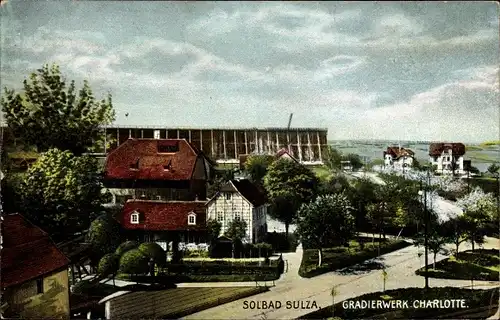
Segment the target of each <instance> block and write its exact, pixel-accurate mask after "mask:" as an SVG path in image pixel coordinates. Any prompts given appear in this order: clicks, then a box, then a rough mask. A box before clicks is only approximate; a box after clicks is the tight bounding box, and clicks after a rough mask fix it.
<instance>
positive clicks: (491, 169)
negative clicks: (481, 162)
mask: <svg viewBox="0 0 500 320" xmlns="http://www.w3.org/2000/svg"><path fill="white" fill-rule="evenodd" d="M487 170H488V172H489V173H490V174H492V175H493V174H495V173H497V172H498V170H500V165H499V164H498V163H497V162H495V163H492V164H490V165H489V166H488V169H487Z"/></svg>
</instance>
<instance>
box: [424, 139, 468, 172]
mask: <svg viewBox="0 0 500 320" xmlns="http://www.w3.org/2000/svg"><path fill="white" fill-rule="evenodd" d="M464 154H465V145H464V144H463V143H431V145H430V146H429V156H430V159H429V161H430V163H431V165H435V166H437V170H436V172H438V173H443V174H450V173H455V174H463V173H465V170H464Z"/></svg>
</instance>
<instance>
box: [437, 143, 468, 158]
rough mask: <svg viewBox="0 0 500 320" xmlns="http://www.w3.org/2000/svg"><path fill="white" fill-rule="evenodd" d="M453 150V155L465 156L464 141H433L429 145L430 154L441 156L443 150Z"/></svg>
mask: <svg viewBox="0 0 500 320" xmlns="http://www.w3.org/2000/svg"><path fill="white" fill-rule="evenodd" d="M450 149H451V150H452V151H451V152H452V154H453V155H457V156H463V155H464V154H465V145H464V144H463V143H431V144H430V145H429V155H430V156H440V155H441V154H442V153H443V151H445V152H448V150H450Z"/></svg>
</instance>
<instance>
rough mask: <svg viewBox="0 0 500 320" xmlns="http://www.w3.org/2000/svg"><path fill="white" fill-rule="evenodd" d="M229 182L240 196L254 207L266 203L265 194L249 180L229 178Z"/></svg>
mask: <svg viewBox="0 0 500 320" xmlns="http://www.w3.org/2000/svg"><path fill="white" fill-rule="evenodd" d="M231 184H232V185H233V186H234V188H236V190H237V191H238V192H239V193H240V194H241V196H242V197H243V198H245V199H246V200H248V202H250V203H251V204H252V205H253V206H254V207H259V206H261V205H264V204H265V203H266V196H265V194H264V193H263V192H262V191H261V190H259V188H258V187H257V186H256V185H255V184H253V183H252V182H251V181H250V180H247V179H242V180H231Z"/></svg>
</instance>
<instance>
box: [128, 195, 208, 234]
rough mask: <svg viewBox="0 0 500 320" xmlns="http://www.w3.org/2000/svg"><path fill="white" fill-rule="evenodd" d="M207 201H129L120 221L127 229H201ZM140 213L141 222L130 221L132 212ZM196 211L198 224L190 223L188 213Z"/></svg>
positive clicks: (204, 219) (203, 224) (204, 220)
mask: <svg viewBox="0 0 500 320" xmlns="http://www.w3.org/2000/svg"><path fill="white" fill-rule="evenodd" d="M205 204H206V202H205V201H169V202H164V201H151V200H133V201H127V202H126V203H125V206H124V207H123V209H122V212H121V215H120V218H119V221H120V224H121V225H122V227H123V228H125V229H127V230H157V231H162V230H164V231H174V230H201V229H204V228H205V222H206V211H205ZM136 211H137V212H138V213H139V223H138V224H133V223H130V217H131V214H132V213H134V212H136ZM190 212H194V213H196V225H188V214H189V213H190Z"/></svg>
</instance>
